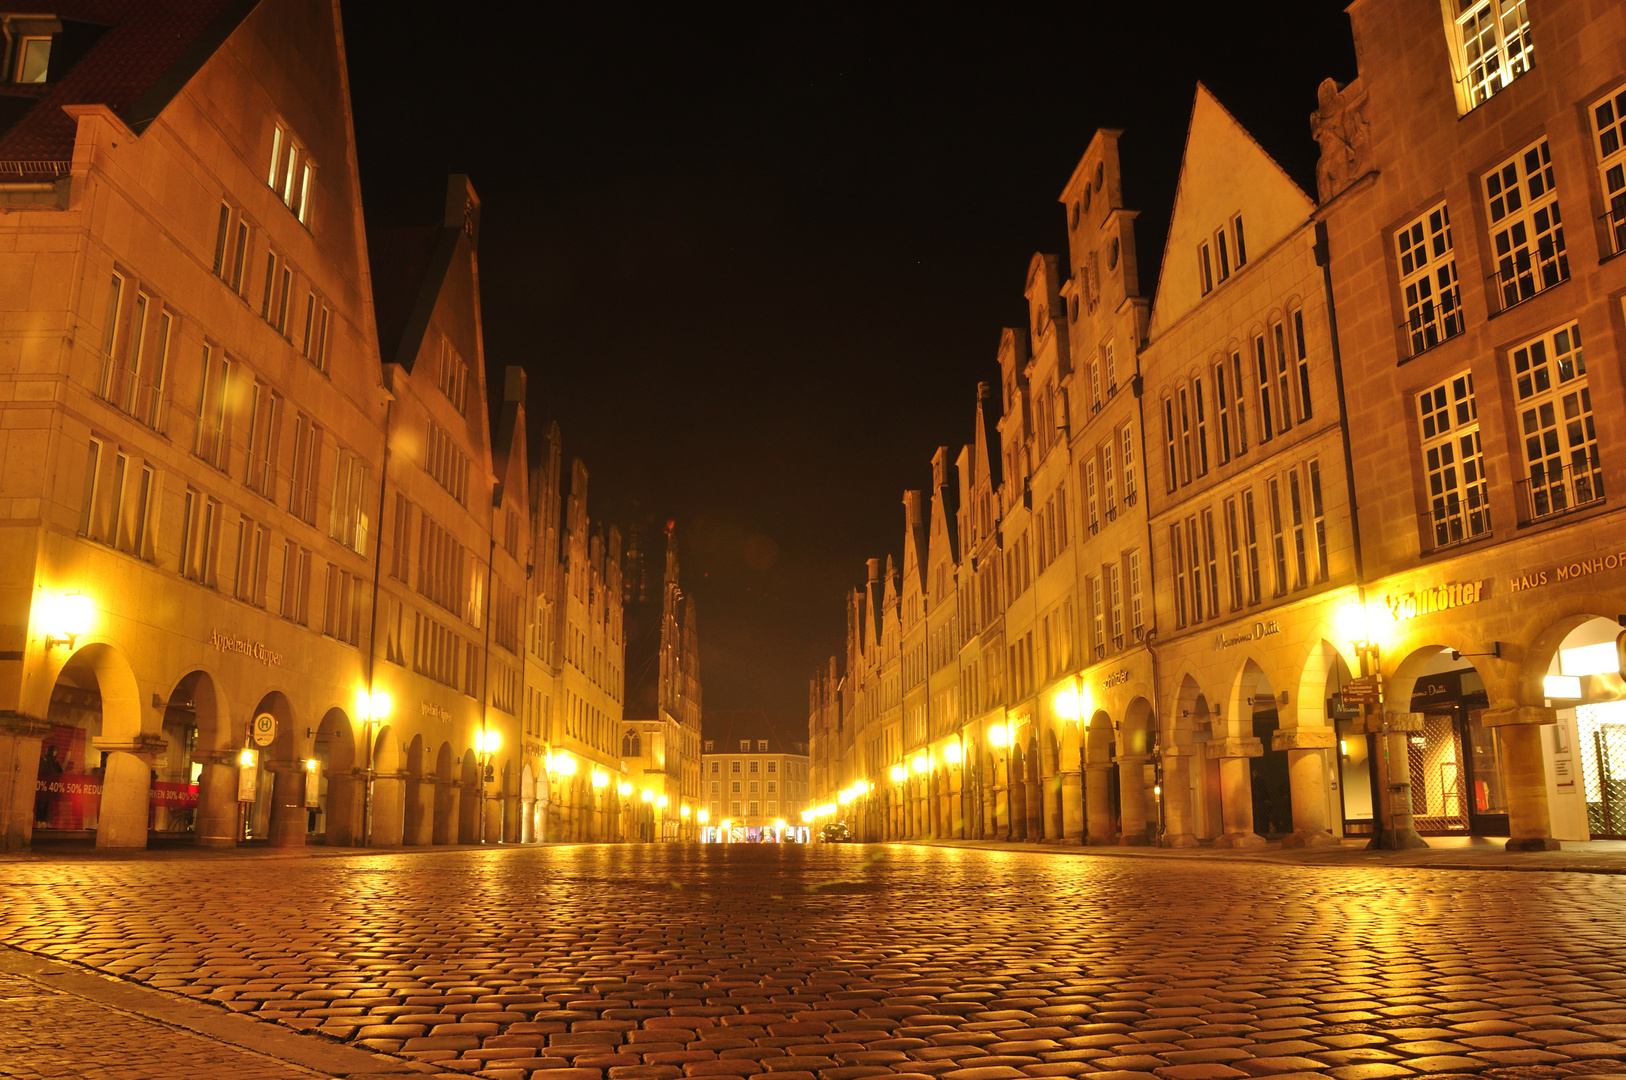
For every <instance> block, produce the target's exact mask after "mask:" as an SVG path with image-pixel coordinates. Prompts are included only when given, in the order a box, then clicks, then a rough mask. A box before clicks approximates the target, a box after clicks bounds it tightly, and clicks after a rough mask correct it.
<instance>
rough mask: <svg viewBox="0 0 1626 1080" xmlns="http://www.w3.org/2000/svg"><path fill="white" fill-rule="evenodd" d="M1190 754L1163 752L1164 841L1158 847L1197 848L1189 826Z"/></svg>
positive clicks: (1196, 842)
mask: <svg viewBox="0 0 1626 1080" xmlns="http://www.w3.org/2000/svg"><path fill="white" fill-rule="evenodd" d="M1191 766H1192V761H1191V753H1190V750H1189V748H1188V749H1186V751H1185V752H1184V753H1182V752H1181V751H1180V750H1179V749H1177V748H1175V747H1172V746H1171V747H1170V748H1169V749H1167V750H1165V751H1164V752H1163V812H1164V815H1165V819H1164V822H1163V837H1162V839H1161V840H1159V841H1158V844H1159V846H1160V847H1166V848H1187V847H1196V846H1197V845H1198V840H1197V834H1196V833H1195V832H1193V831H1192V828H1191V824H1192V821H1193V820H1195V818H1194V815H1193V814H1192V807H1191Z"/></svg>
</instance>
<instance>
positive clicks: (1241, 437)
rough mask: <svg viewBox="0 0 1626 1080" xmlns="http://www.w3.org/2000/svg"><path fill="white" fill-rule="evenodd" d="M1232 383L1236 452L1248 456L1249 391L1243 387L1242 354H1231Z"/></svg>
mask: <svg viewBox="0 0 1626 1080" xmlns="http://www.w3.org/2000/svg"><path fill="white" fill-rule="evenodd" d="M1231 382H1232V387H1231V394H1232V395H1233V396H1232V399H1231V400H1232V401H1234V402H1235V403H1236V452H1237V453H1238V454H1246V453H1247V452H1248V416H1247V405H1246V400H1245V399H1246V395H1247V390H1246V389H1244V388H1243V385H1242V354H1241V353H1240V352H1234V353H1232V354H1231Z"/></svg>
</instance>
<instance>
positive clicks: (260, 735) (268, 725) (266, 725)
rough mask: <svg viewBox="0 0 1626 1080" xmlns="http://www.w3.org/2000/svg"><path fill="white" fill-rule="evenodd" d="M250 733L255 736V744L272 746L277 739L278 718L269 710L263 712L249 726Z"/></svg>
mask: <svg viewBox="0 0 1626 1080" xmlns="http://www.w3.org/2000/svg"><path fill="white" fill-rule="evenodd" d="M249 733H250V734H251V735H253V736H254V745H255V746H270V745H271V744H272V743H274V742H276V741H277V718H276V717H274V716H272V715H271V714H270V713H268V712H263V713H261V714H260V715H258V716H256V717H255V718H254V723H253V724H252V725H250V726H249Z"/></svg>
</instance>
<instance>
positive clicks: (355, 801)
mask: <svg viewBox="0 0 1626 1080" xmlns="http://www.w3.org/2000/svg"><path fill="white" fill-rule="evenodd" d="M361 797H362V780H361V777H359V776H357V775H356V773H355V772H354V771H349V772H330V773H328V774H327V808H326V809H325V810H324V811H323V816H324V817H325V818H326V819H327V837H326V843H327V846H328V847H355V846H358V845H360V843H361Z"/></svg>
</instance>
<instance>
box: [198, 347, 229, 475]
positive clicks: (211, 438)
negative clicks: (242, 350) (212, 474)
mask: <svg viewBox="0 0 1626 1080" xmlns="http://www.w3.org/2000/svg"><path fill="white" fill-rule="evenodd" d="M201 366H202V369H203V374H202V378H200V379H199V380H198V416H197V431H196V433H195V434H194V436H193V440H192V450H193V452H194V453H195V454H197V455H198V457H200V458H202V459H203V460H204V461H207V462H208V463H209V464H211V465H213V466H214V467H215V468H217V469H219V468H224V467H225V463H226V437H225V427H226V398H227V393H228V389H229V383H230V381H231V365H230V363H229V362H228V361H227V360H226V358H225V357H224V356H219V357H216V356H215V355H214V350H212V349H211V348H210V346H209V345H208V344H207V343H205V344H204V346H203V363H202V365H201Z"/></svg>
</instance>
